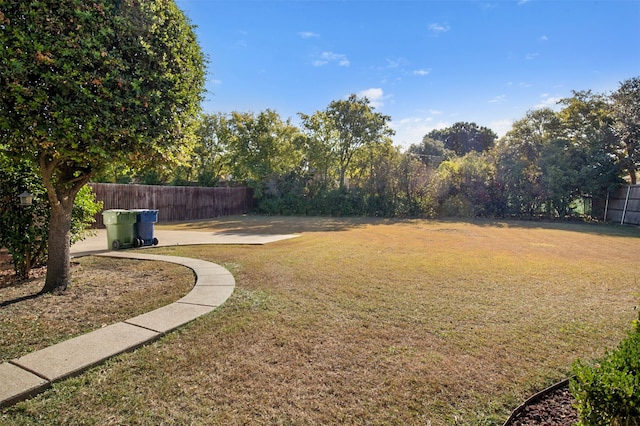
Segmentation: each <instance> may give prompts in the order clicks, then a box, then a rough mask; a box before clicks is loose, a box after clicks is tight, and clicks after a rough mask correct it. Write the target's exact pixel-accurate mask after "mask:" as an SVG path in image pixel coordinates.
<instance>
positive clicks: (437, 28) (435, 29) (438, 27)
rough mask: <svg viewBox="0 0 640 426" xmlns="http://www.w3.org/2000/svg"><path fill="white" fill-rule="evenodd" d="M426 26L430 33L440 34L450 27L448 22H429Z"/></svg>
mask: <svg viewBox="0 0 640 426" xmlns="http://www.w3.org/2000/svg"><path fill="white" fill-rule="evenodd" d="M428 28H429V31H430V32H431V33H432V34H442V33H446V32H447V31H449V30H450V27H449V25H448V24H439V23H433V24H429V27H428Z"/></svg>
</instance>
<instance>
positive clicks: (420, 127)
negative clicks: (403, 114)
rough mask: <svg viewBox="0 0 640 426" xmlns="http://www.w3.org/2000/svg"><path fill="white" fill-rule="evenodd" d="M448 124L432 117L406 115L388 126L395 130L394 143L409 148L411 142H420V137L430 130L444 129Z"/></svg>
mask: <svg viewBox="0 0 640 426" xmlns="http://www.w3.org/2000/svg"><path fill="white" fill-rule="evenodd" d="M450 125H451V124H450V123H445V122H443V121H435V120H434V118H433V117H408V118H403V119H401V120H396V121H391V123H390V127H391V128H392V129H393V130H395V132H396V134H395V136H393V141H394V144H395V145H400V146H401V147H402V148H404V149H407V148H409V146H410V145H411V144H419V143H420V142H422V138H423V137H424V136H425V135H426V134H427V133H429V132H430V131H432V130H434V129H444V128H446V127H448V126H450Z"/></svg>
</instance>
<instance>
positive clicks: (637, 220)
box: [604, 185, 640, 225]
mask: <svg viewBox="0 0 640 426" xmlns="http://www.w3.org/2000/svg"><path fill="white" fill-rule="evenodd" d="M604 219H605V220H609V221H612V222H616V223H620V224H627V225H640V185H626V186H621V187H620V188H618V189H617V190H616V191H615V192H612V193H610V194H609V195H608V197H607V200H606V203H605V208H604Z"/></svg>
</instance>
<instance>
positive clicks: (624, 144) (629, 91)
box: [611, 77, 640, 184]
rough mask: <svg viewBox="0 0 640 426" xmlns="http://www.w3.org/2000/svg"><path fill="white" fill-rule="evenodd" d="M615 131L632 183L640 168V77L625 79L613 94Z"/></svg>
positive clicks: (620, 154) (621, 160) (620, 155)
mask: <svg viewBox="0 0 640 426" xmlns="http://www.w3.org/2000/svg"><path fill="white" fill-rule="evenodd" d="M611 98H612V99H613V116H614V119H615V131H616V134H617V136H618V137H619V138H620V148H619V150H618V156H619V158H620V162H621V164H622V167H623V168H624V169H625V170H626V171H627V173H628V174H629V179H630V181H631V183H632V184H636V182H637V171H638V169H640V77H634V78H631V79H629V80H626V81H624V82H623V83H622V84H621V85H620V88H618V90H617V91H616V92H615V93H613V94H612V95H611Z"/></svg>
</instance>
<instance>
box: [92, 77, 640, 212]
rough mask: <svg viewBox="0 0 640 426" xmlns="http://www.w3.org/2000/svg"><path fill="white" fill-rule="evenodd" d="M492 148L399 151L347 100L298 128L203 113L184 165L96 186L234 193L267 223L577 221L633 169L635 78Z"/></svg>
mask: <svg viewBox="0 0 640 426" xmlns="http://www.w3.org/2000/svg"><path fill="white" fill-rule="evenodd" d="M559 104H560V105H561V108H560V109H559V111H554V110H552V109H550V108H541V109H537V110H532V111H529V112H527V113H526V114H525V116H524V117H522V118H521V119H519V120H517V121H515V122H514V123H513V126H512V128H511V130H510V131H508V132H507V133H506V134H505V135H504V136H503V137H502V138H498V137H497V135H496V134H495V133H494V132H493V131H492V130H491V129H488V128H486V127H480V126H478V125H476V124H475V123H468V122H458V123H455V124H453V125H452V126H451V127H448V128H445V129H439V130H433V131H431V132H430V133H428V134H427V135H425V136H424V138H423V139H422V141H421V142H420V143H417V144H414V145H411V146H410V147H409V148H408V149H407V150H406V151H404V152H403V151H402V150H401V149H400V148H398V147H396V146H393V144H392V141H391V136H392V135H393V130H392V129H391V128H390V126H389V122H390V117H388V116H385V115H382V114H380V113H378V112H375V110H374V108H373V107H371V105H370V104H369V101H368V100H367V99H366V98H358V97H356V96H355V95H351V96H350V97H349V98H348V99H346V100H339V101H334V102H331V103H330V104H329V106H328V107H327V108H326V109H325V110H322V111H317V112H315V113H314V114H312V115H306V114H302V113H301V114H299V117H300V122H301V125H300V127H297V126H294V125H293V124H292V123H291V120H283V119H282V118H281V117H280V116H279V115H278V114H277V113H276V112H275V111H272V110H266V111H262V112H259V113H240V112H233V113H231V114H205V115H202V116H201V117H200V119H199V126H198V128H197V130H196V135H197V137H196V147H195V149H194V150H193V152H192V154H191V159H190V161H187V163H186V164H187V165H183V166H181V167H179V168H177V169H176V168H174V169H162V168H158V167H154V168H148V169H146V170H144V169H143V170H141V171H140V172H139V173H138V174H137V175H135V174H131V173H130V174H126V173H122V174H120V175H115V174H114V175H109V174H108V173H107V174H105V175H103V176H102V177H101V178H102V179H103V180H108V181H109V180H110V181H125V182H128V181H132V180H136V181H138V182H141V183H147V184H154V183H164V184H167V183H173V184H180V185H185V184H197V185H204V186H215V185H233V184H238V183H246V184H248V185H250V186H251V187H253V188H254V189H255V194H256V195H255V197H256V208H257V210H258V212H261V213H267V214H305V215H371V216H387V217H391V216H424V217H434V216H462V217H473V216H505V215H515V216H536V215H546V216H549V217H561V218H562V217H566V216H569V215H573V214H577V213H584V212H583V211H582V210H583V209H582V207H583V206H582V203H580V202H579V201H581V200H582V198H583V197H591V196H595V197H604V196H606V193H607V191H609V190H611V189H613V188H614V187H616V186H617V185H619V184H620V183H621V182H622V181H623V180H622V179H623V178H624V179H626V181H628V182H630V183H633V184H635V183H636V175H637V170H638V167H639V166H640V148H639V142H638V141H639V135H640V124H639V123H640V78H638V77H636V78H632V79H629V80H627V81H625V82H623V83H621V85H620V87H619V89H618V90H617V91H616V92H615V93H613V94H611V95H603V94H596V93H592V92H591V91H579V92H578V91H574V92H573V96H572V97H570V98H566V99H562V100H561V101H560V102H559Z"/></svg>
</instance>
